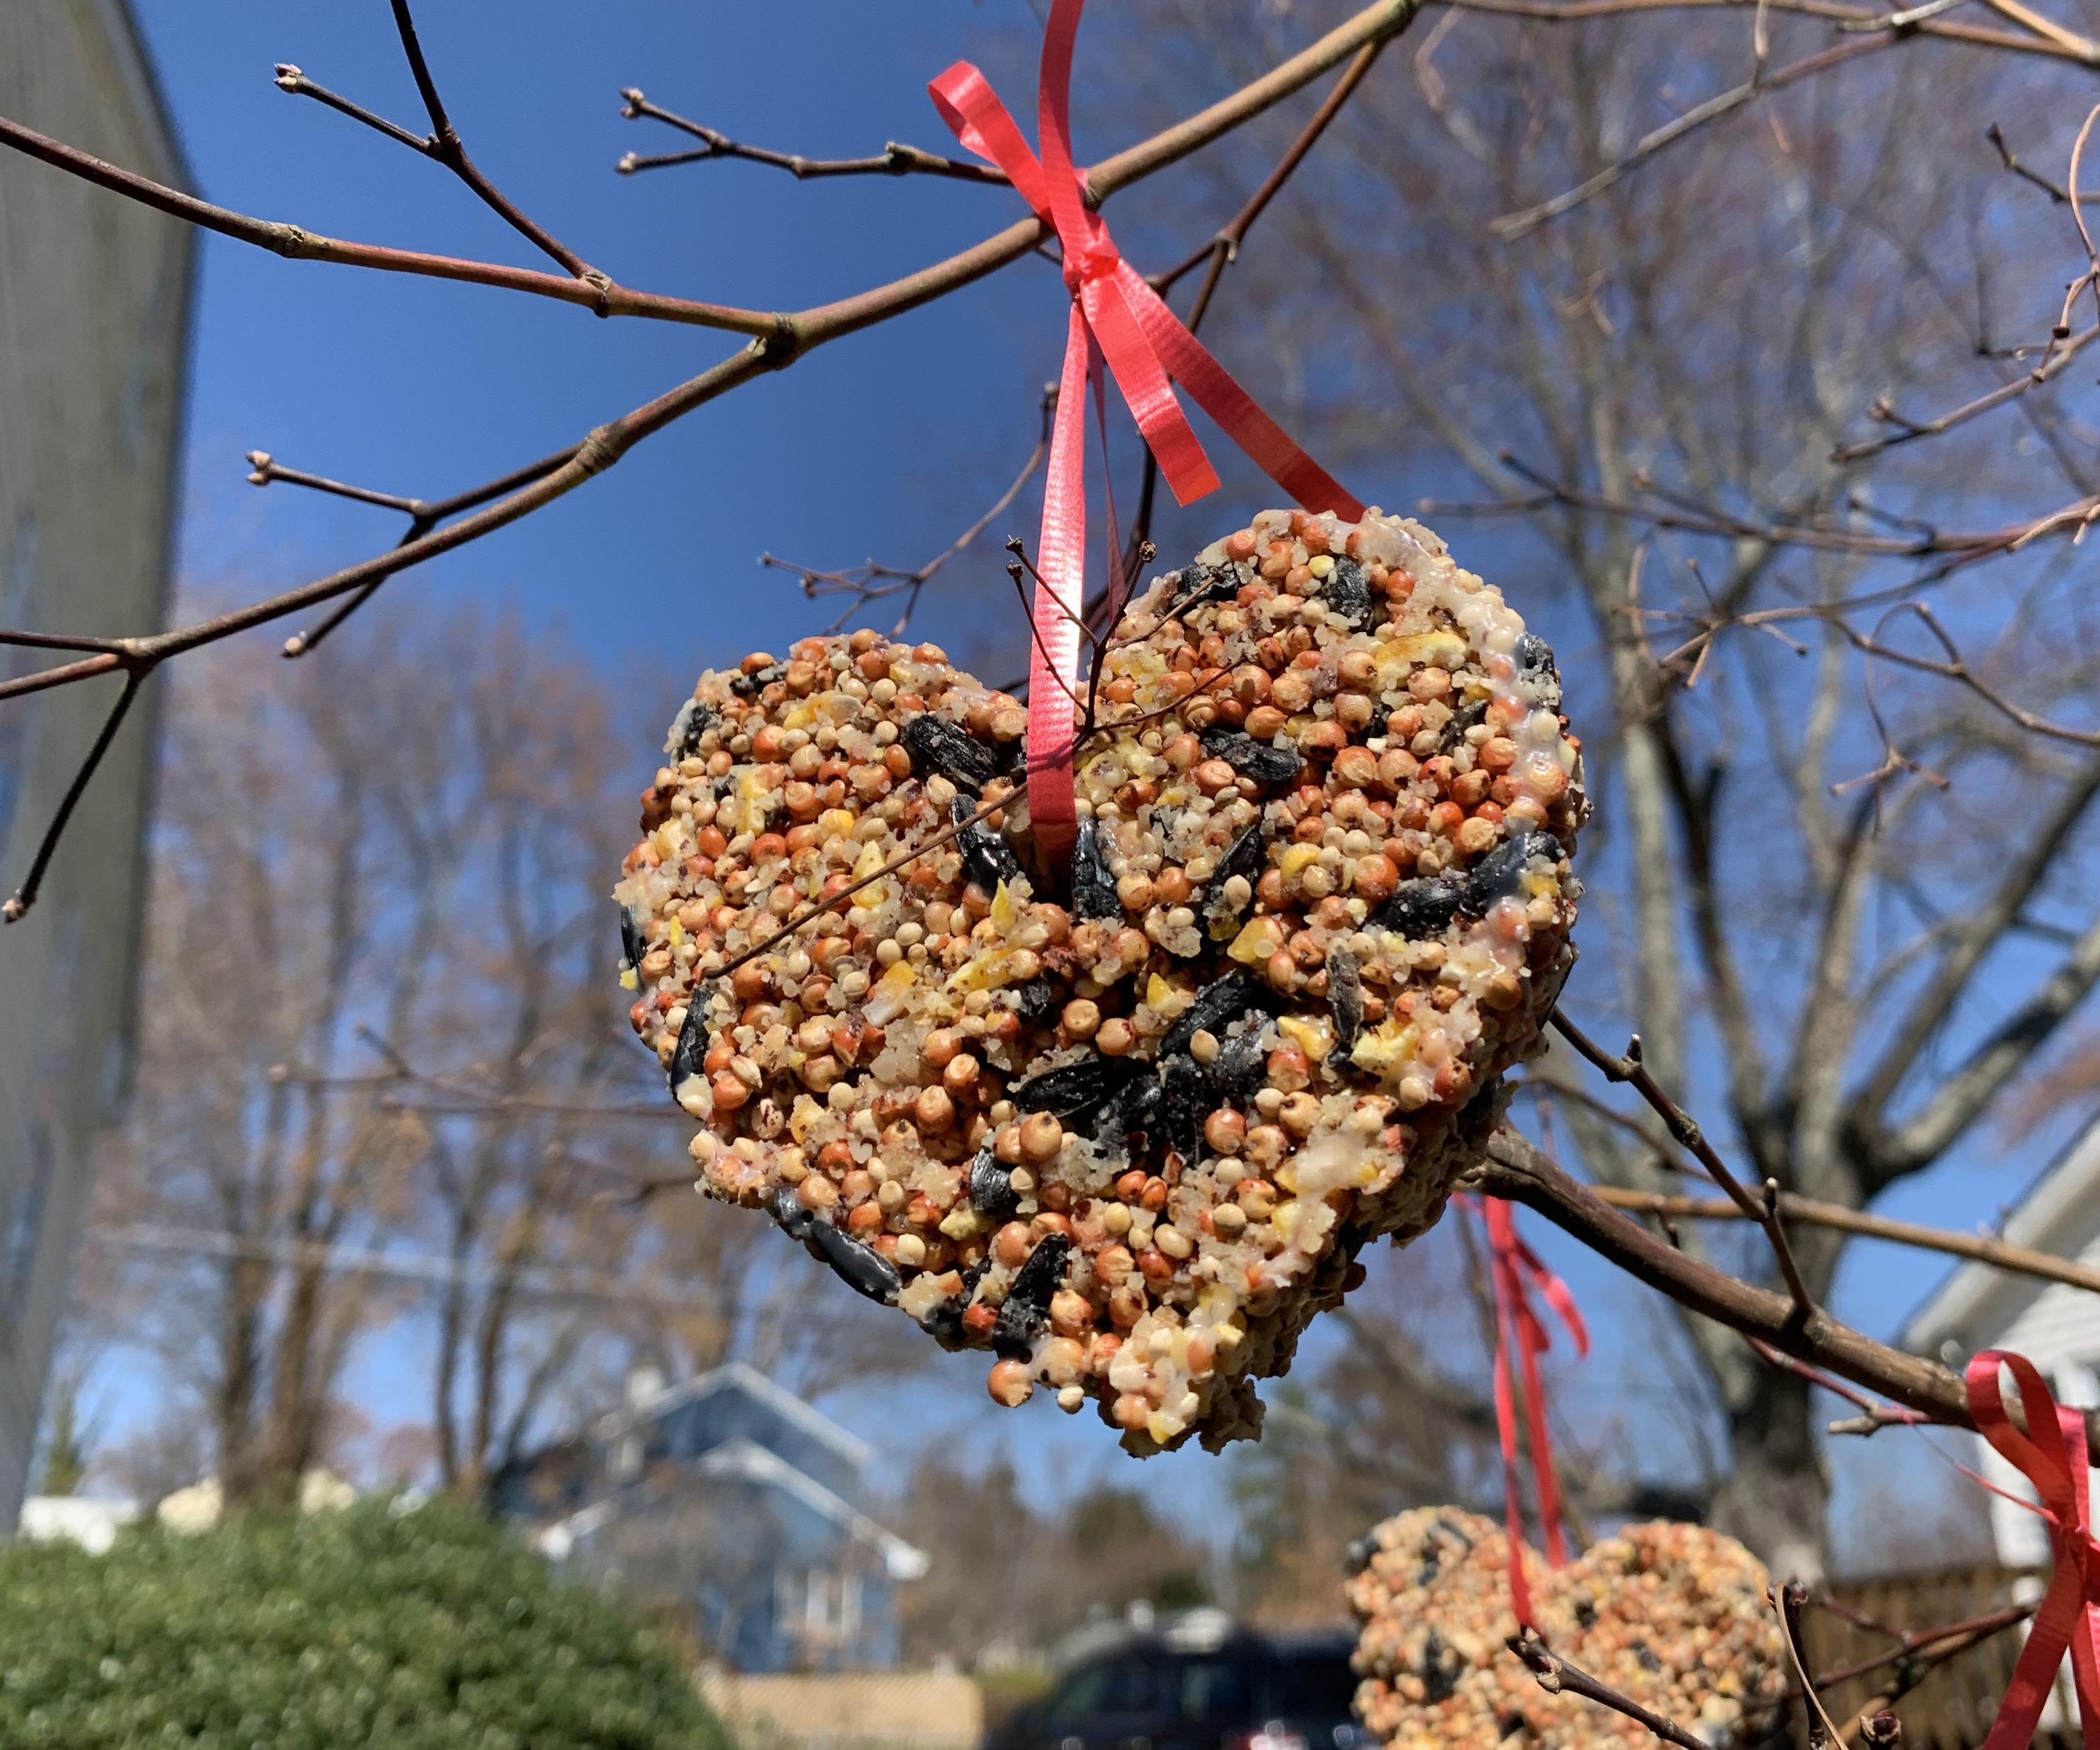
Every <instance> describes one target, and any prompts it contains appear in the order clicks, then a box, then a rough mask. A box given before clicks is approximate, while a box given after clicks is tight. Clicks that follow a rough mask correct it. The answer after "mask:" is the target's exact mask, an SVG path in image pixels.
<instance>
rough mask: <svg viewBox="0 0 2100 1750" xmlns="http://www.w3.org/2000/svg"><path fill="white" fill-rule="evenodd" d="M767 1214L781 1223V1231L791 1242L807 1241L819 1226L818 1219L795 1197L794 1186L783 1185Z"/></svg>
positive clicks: (774, 1196)
mask: <svg viewBox="0 0 2100 1750" xmlns="http://www.w3.org/2000/svg"><path fill="white" fill-rule="evenodd" d="M766 1213H767V1214H770V1215H771V1216H772V1218H773V1219H774V1220H775V1221H777V1222H778V1223H779V1224H780V1231H781V1232H783V1233H784V1234H786V1235H787V1237H788V1238H789V1239H791V1240H802V1241H807V1240H808V1239H809V1237H810V1233H811V1232H812V1231H814V1228H815V1227H816V1225H817V1218H816V1217H815V1216H814V1214H811V1213H810V1211H809V1210H807V1209H805V1208H804V1207H803V1205H802V1200H801V1198H800V1197H796V1195H795V1189H794V1187H793V1186H792V1185H783V1186H781V1187H780V1188H779V1189H778V1190H776V1191H775V1192H774V1193H773V1201H772V1202H771V1203H770V1205H769V1206H767V1210H766Z"/></svg>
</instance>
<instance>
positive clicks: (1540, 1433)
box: [1481, 1197, 1590, 1629]
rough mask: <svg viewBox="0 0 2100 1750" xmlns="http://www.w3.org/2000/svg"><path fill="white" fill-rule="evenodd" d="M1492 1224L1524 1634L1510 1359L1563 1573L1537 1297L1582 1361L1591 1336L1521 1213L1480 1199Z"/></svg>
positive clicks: (1506, 1513)
mask: <svg viewBox="0 0 2100 1750" xmlns="http://www.w3.org/2000/svg"><path fill="white" fill-rule="evenodd" d="M1481 1201H1482V1203H1483V1204H1485V1206H1486V1209H1487V1218H1488V1272H1489V1281H1490V1282H1491V1284H1492V1285H1493V1289H1494V1297H1495V1431H1496V1433H1497V1434H1498V1435H1499V1436H1500V1438H1501V1441H1502V1513H1503V1517H1504V1519H1505V1522H1506V1525H1507V1531H1508V1534H1509V1588H1510V1604H1511V1607H1512V1608H1513V1609H1514V1610H1515V1612H1516V1620H1518V1622H1520V1624H1523V1625H1524V1627H1525V1628H1527V1629H1530V1628H1533V1627H1535V1626H1536V1625H1535V1624H1533V1621H1532V1616H1531V1587H1530V1585H1529V1584H1528V1583H1527V1582H1526V1580H1525V1579H1524V1505H1523V1500H1522V1490H1521V1488H1520V1484H1519V1483H1518V1480H1517V1453H1516V1383H1515V1380H1514V1379H1512V1378H1511V1363H1510V1357H1511V1355H1515V1357H1516V1368H1517V1370H1518V1372H1519V1373H1520V1377H1521V1378H1522V1380H1523V1382H1524V1422H1525V1423H1526V1425H1527V1426H1529V1428H1530V1430H1531V1467H1532V1476H1533V1481H1534V1482H1535V1483H1536V1484H1537V1490H1538V1518H1539V1523H1540V1526H1541V1527H1542V1530H1543V1532H1544V1536H1545V1538H1546V1561H1547V1562H1548V1563H1551V1565H1552V1566H1553V1567H1560V1564H1561V1563H1564V1562H1565V1561H1566V1560H1567V1559H1568V1543H1567V1538H1566V1536H1565V1534H1564V1532H1563V1531H1562V1529H1561V1511H1560V1479H1559V1477H1558V1476H1557V1475H1556V1474H1555V1471H1554V1468H1553V1436H1552V1432H1551V1429H1550V1428H1549V1426H1548V1425H1547V1422H1546V1382H1544V1380H1542V1378H1540V1377H1539V1372H1538V1358H1539V1357H1540V1356H1541V1355H1543V1354H1545V1353H1546V1351H1547V1350H1548V1349H1550V1348H1551V1347H1553V1339H1552V1338H1551V1335H1550V1334H1549V1333H1548V1332H1547V1330H1546V1324H1545V1321H1544V1320H1542V1319H1541V1318H1540V1317H1539V1316H1538V1313H1537V1309H1536V1308H1535V1307H1533V1305H1532V1302H1531V1294H1530V1292H1529V1291H1530V1290H1531V1289H1534V1288H1535V1289H1537V1290H1538V1292H1539V1293H1540V1294H1542V1296H1544V1297H1545V1300H1546V1304H1547V1305H1548V1306H1549V1307H1552V1309H1553V1310H1554V1311H1555V1313H1556V1314H1557V1315H1558V1316H1560V1322H1561V1324H1562V1325H1564V1326H1565V1327H1566V1329H1567V1332H1568V1335H1569V1336H1570V1337H1571V1338H1573V1339H1574V1342H1575V1353H1576V1354H1577V1355H1578V1356H1583V1355H1588V1354H1589V1352H1590V1329H1589V1327H1588V1326H1587V1325H1585V1324H1584V1323H1583V1322H1582V1309H1581V1308H1580V1307H1577V1305H1576V1304H1575V1296H1574V1294H1573V1293H1572V1292H1571V1291H1570V1290H1569V1289H1568V1285H1567V1284H1566V1283H1565V1282H1564V1281H1561V1279H1560V1277H1559V1276H1555V1274H1554V1273H1553V1272H1551V1270H1549V1269H1547V1268H1546V1265H1545V1263H1543V1262H1542V1260H1541V1259H1540V1258H1539V1255H1538V1254H1537V1253H1536V1252H1534V1251H1533V1250H1532V1249H1531V1248H1530V1246H1529V1245H1526V1244H1525V1243H1524V1241H1522V1240H1520V1239H1519V1238H1518V1237H1517V1232H1516V1211H1515V1209H1514V1208H1513V1207H1512V1206H1511V1205H1510V1204H1509V1203H1507V1202H1506V1201H1503V1200H1502V1198H1500V1197H1484V1198H1482V1199H1481Z"/></svg>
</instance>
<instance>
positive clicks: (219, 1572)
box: [0, 1501, 727, 1750]
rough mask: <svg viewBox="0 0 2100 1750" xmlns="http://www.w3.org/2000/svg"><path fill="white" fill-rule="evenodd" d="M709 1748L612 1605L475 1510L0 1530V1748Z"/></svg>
mask: <svg viewBox="0 0 2100 1750" xmlns="http://www.w3.org/2000/svg"><path fill="white" fill-rule="evenodd" d="M366 1744H370V1745H382V1744H383V1745H386V1746H388V1747H390V1750H585V1747H589V1750H670V1747H673V1746H678V1747H681V1750H684V1747H691V1750H727V1739H726V1736H725V1735H724V1734H723V1732H722V1730H721V1726H720V1725H719V1724H718V1723H717V1721H716V1720H715V1718H714V1717H713V1716H712V1714H711V1713H709V1712H708V1709H707V1708H705V1706H704V1704H702V1703H701V1701H700V1700H699V1697H698V1696H697V1695H695V1692H694V1690H693V1688H692V1686H691V1684H690V1682H688V1681H687V1679H686V1677H685V1676H684V1674H683V1673H682V1672H681V1670H680V1669H679V1668H678V1664H677V1661H676V1660H674V1659H673V1657H672V1656H671V1655H670V1653H669V1652H668V1651H667V1650H666V1649H665V1648H664V1646H663V1645H662V1644H661V1643H660V1642H658V1641H656V1640H655V1638H652V1636H651V1634H650V1633H649V1632H648V1631H647V1630H646V1629H645V1628H644V1627H643V1625H642V1624H641V1623H640V1622H639V1621H638V1620H637V1619H636V1618H635V1617H634V1616H632V1615H631V1614H629V1612H628V1611H624V1609H622V1608H620V1607H618V1606H616V1605H615V1604H614V1603H612V1602H609V1601H608V1600H607V1599H605V1598H601V1597H599V1596H598V1594H595V1593H593V1592H589V1591H587V1590H585V1589H584V1588H582V1587H581V1586H579V1585H574V1584H572V1583H570V1582H567V1581H564V1580H558V1579H557V1578H556V1577H555V1576H554V1575H553V1574H552V1573H551V1572H550V1571H549V1570H548V1568H547V1567H546V1566H545V1563H542V1562H541V1561H540V1559H539V1558H537V1557H536V1556H535V1555H534V1554H532V1553H531V1552H530V1551H529V1550H527V1549H525V1548H523V1546H522V1545H520V1544H518V1542H517V1541H515V1540H514V1538H512V1537H510V1536H507V1535H506V1534H505V1533H504V1532H501V1530H499V1529H498V1528H496V1527H494V1526H492V1525H491V1524H490V1523H487V1521H486V1520H484V1519H480V1518H479V1517H477V1516H475V1515H473V1514H469V1513H466V1512H465V1511H462V1510H458V1509H455V1508H452V1507H447V1506H440V1505H435V1504H430V1505H421V1506H418V1507H416V1508H414V1509H412V1510H401V1508H400V1505H399V1503H389V1502H387V1501H364V1502H360V1504H358V1505H356V1506H355V1507H352V1508H350V1509H347V1510H343V1511H339V1512H334V1513H322V1514H314V1515H311V1516H309V1517H307V1518H304V1519H293V1518H290V1517H281V1518H280V1517H274V1516H273V1517H267V1518H262V1517H246V1518H236V1519H233V1520H231V1521H230V1522H229V1523H227V1524H225V1525H223V1526H222V1527H218V1528H217V1529H215V1530H213V1531H210V1532H205V1533H203V1534H201V1535H199V1536H178V1535H175V1534H174V1533H170V1532H165V1531H162V1530H161V1529H159V1528H158V1527H145V1528H142V1529H137V1530H132V1531H127V1532H126V1533H125V1534H123V1535H122V1536H121V1537H120V1538H119V1539H118V1541H117V1545H116V1546H115V1548H113V1549H112V1550H111V1551H110V1552H109V1553H108V1554H106V1555H101V1556H95V1555H90V1554H87V1553H86V1551H84V1550H82V1549H77V1548H75V1547H73V1546H72V1545H66V1544H17V1545H11V1546H7V1547H4V1548H0V1747H4V1750H15V1747H17V1746H23V1747H26V1746H31V1745H35V1746H39V1747H42V1746H51V1747H61V1746H62V1747H64V1750H119V1747H121V1750H141V1747H151V1746H158V1745H196V1746H203V1747H209V1750H236V1747H237V1750H346V1747H351V1746H357V1745H366Z"/></svg>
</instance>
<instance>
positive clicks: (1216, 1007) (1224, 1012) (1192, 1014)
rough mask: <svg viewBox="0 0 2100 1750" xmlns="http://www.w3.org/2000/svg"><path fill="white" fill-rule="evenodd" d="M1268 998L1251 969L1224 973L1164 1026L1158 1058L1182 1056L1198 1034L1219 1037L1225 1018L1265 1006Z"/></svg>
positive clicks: (1227, 1019)
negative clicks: (1178, 1018) (1167, 1026)
mask: <svg viewBox="0 0 2100 1750" xmlns="http://www.w3.org/2000/svg"><path fill="white" fill-rule="evenodd" d="M1268 1000H1269V990H1268V986H1267V985H1264V984H1263V983H1262V982H1261V981H1260V980H1259V979H1258V978H1256V977H1255V976H1254V975H1253V974H1252V973H1251V972H1239V971H1234V972H1228V973H1226V974H1225V976H1224V977H1223V978H1221V979H1220V980H1219V981H1217V982H1216V983H1215V985H1208V986H1207V987H1206V988H1205V989H1203V990H1201V991H1199V992H1198V994H1197V996H1196V1000H1195V1001H1194V1002H1193V1003H1190V1004H1189V1006H1188V1007H1186V1008H1185V1009H1184V1010H1182V1012H1181V1017H1180V1020H1176V1022H1175V1023H1174V1025H1172V1026H1171V1027H1169V1028H1168V1029H1167V1032H1166V1034H1165V1036H1164V1037H1163V1038H1161V1040H1160V1042H1159V1056H1160V1060H1161V1061H1162V1063H1163V1062H1165V1061H1166V1060H1167V1059H1168V1058H1171V1057H1180V1056H1185V1054H1186V1053H1187V1051H1188V1049H1189V1041H1190V1040H1191V1039H1193V1038H1195V1037H1196V1035H1197V1034H1198V1033H1212V1034H1217V1035H1218V1036H1219V1037H1220V1038H1223V1037H1224V1031H1225V1024H1226V1023H1227V1022H1228V1021H1232V1020H1238V1019H1239V1017H1240V1016H1242V1015H1244V1014H1246V1012H1247V1011H1248V1010H1249V1009H1251V1008H1255V1007H1262V1006H1265V1005H1266V1004H1267V1003H1268Z"/></svg>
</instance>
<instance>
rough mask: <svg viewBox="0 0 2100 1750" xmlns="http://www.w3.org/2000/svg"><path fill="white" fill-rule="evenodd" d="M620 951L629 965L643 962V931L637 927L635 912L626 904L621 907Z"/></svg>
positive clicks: (636, 965)
mask: <svg viewBox="0 0 2100 1750" xmlns="http://www.w3.org/2000/svg"><path fill="white" fill-rule="evenodd" d="M620 952H621V953H622V954H624V955H626V957H627V963H628V964H629V966H635V967H638V966H640V965H641V964H642V932H641V931H640V930H639V929H638V928H636V927H635V923H634V914H633V912H631V911H629V910H628V909H627V907H626V906H621V907H620Z"/></svg>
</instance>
